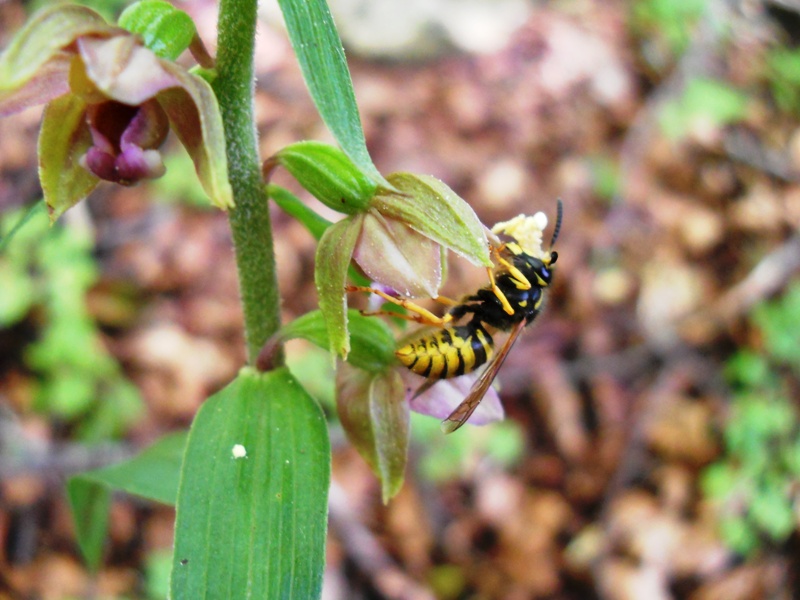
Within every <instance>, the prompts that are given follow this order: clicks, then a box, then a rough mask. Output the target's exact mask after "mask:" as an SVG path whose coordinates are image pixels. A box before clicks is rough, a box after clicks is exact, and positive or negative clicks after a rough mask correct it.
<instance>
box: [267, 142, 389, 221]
mask: <svg viewBox="0 0 800 600" xmlns="http://www.w3.org/2000/svg"><path fill="white" fill-rule="evenodd" d="M275 164H279V165H282V166H283V167H285V168H286V170H287V171H289V172H290V173H291V174H292V176H293V177H294V178H295V179H296V180H297V181H298V183H300V185H302V186H303V187H304V188H305V189H306V190H308V192H309V193H310V194H311V195H312V196H314V197H315V198H317V199H318V200H319V201H320V202H322V203H323V204H325V206H328V207H330V208H332V209H333V210H336V211H338V212H341V213H345V214H348V215H352V214H357V213H360V212H363V211H365V210H366V209H367V208H368V207H369V201H370V199H371V198H372V196H374V195H375V192H376V191H377V189H378V184H377V183H375V182H374V181H373V180H372V179H370V178H369V177H368V176H367V175H366V174H364V173H363V172H362V171H360V170H359V169H358V167H356V165H355V164H353V162H352V161H351V160H350V159H349V158H348V157H347V155H346V154H345V153H344V152H342V151H341V150H339V149H338V148H336V147H335V146H330V145H328V144H323V143H321V142H313V141H308V142H297V143H296V144H291V145H290V146H286V147H285V148H284V149H283V150H281V151H280V152H278V153H277V154H276V155H275V156H273V157H272V158H271V159H269V160H267V161H266V163H265V165H264V171H265V174H267V175H268V174H269V172H270V170H271V168H272V167H274V165H275Z"/></svg>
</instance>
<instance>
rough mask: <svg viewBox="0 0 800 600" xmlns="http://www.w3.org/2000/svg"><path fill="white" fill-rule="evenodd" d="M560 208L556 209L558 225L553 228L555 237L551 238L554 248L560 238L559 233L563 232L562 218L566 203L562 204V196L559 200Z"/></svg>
mask: <svg viewBox="0 0 800 600" xmlns="http://www.w3.org/2000/svg"><path fill="white" fill-rule="evenodd" d="M557 202H558V208H557V209H556V227H555V229H553V237H552V239H551V240H550V247H551V248H552V247H553V246H554V245H555V243H556V240H557V239H558V234H559V233H560V232H561V218H562V217H563V216H564V205H563V204H561V198H559V199H558V200H557Z"/></svg>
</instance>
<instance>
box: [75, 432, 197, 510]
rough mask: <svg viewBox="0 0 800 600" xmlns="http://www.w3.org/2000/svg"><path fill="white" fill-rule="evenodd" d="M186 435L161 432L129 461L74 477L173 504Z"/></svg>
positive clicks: (184, 433) (185, 433)
mask: <svg viewBox="0 0 800 600" xmlns="http://www.w3.org/2000/svg"><path fill="white" fill-rule="evenodd" d="M187 435H188V434H187V432H185V431H181V432H178V433H171V434H169V435H165V436H164V437H162V438H161V439H160V440H158V441H157V442H155V443H154V444H153V445H152V446H150V447H148V448H147V449H145V450H143V451H142V452H141V453H140V454H138V455H137V456H135V457H133V458H132V459H130V460H126V461H125V462H121V463H119V464H116V465H111V466H108V467H103V468H102V469H95V470H93V471H87V472H85V473H81V474H80V475H77V476H76V477H79V478H82V479H84V480H87V481H93V482H95V483H97V484H100V485H105V486H107V487H110V488H114V489H117V490H122V491H124V492H128V493H129V494H134V495H136V496H141V497H143V498H147V499H148V500H155V501H156V502H162V503H163V504H171V505H174V504H175V502H176V500H177V498H178V478H179V475H180V469H181V462H182V461H183V450H184V448H185V446H186V437H187Z"/></svg>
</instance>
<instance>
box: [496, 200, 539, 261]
mask: <svg viewBox="0 0 800 600" xmlns="http://www.w3.org/2000/svg"><path fill="white" fill-rule="evenodd" d="M546 227H547V215H546V214H544V213H543V212H537V213H536V214H535V215H532V216H528V215H517V216H516V217H514V218H513V219H511V220H509V221H503V222H501V223H497V224H496V225H495V226H494V227H492V233H497V234H504V235H507V236H509V237H511V238H513V239H514V241H515V242H517V244H518V245H519V247H520V248H521V249H522V251H523V252H524V253H525V254H528V255H530V256H532V257H534V258H538V259H541V260H544V259H546V258H548V257H549V254H550V253H549V252H545V251H544V250H543V249H542V232H543V231H544V229H545V228H546Z"/></svg>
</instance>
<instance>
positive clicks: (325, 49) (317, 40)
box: [278, 0, 391, 187]
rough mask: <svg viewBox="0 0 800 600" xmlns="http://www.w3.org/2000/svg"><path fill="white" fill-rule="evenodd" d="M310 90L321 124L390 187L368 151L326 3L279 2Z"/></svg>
mask: <svg viewBox="0 0 800 600" xmlns="http://www.w3.org/2000/svg"><path fill="white" fill-rule="evenodd" d="M278 4H279V5H280V7H281V11H282V12H283V18H284V20H285V21H286V28H287V30H288V31H289V39H290V40H291V42H292V47H293V48H294V52H295V54H296V55H297V60H298V61H299V63H300V68H301V70H302V72H303V78H304V79H305V82H306V86H308V91H309V93H310V94H311V98H312V99H313V100H314V104H315V105H316V107H317V110H318V111H319V114H320V116H321V117H322V120H323V121H325V124H326V125H327V126H328V129H330V131H331V133H332V134H333V137H334V138H336V141H337V142H338V143H339V145H340V146H341V147H342V149H343V150H344V151H345V153H346V154H347V155H348V156H349V157H350V158H351V160H352V161H353V162H354V163H355V164H356V166H357V167H358V168H359V169H360V170H361V171H362V172H363V173H364V174H365V175H366V176H368V177H369V178H371V179H372V180H373V181H374V182H375V183H377V184H382V185H384V186H386V187H391V186H390V185H389V184H387V182H386V180H385V179H384V178H383V176H382V175H381V174H380V173H379V172H378V169H377V168H375V165H374V164H373V163H372V159H371V158H370V156H369V152H368V151H367V144H366V141H365V140H364V131H363V129H362V128H361V119H360V117H359V115H358V106H357V105H356V98H355V94H354V92H353V82H352V81H351V79H350V71H348V69H347V61H346V60H345V56H344V49H343V48H342V42H341V40H340V39H339V33H338V32H337V31H336V25H334V23H333V18H332V17H331V13H330V11H329V10H328V5H327V3H326V2H325V0H278Z"/></svg>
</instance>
